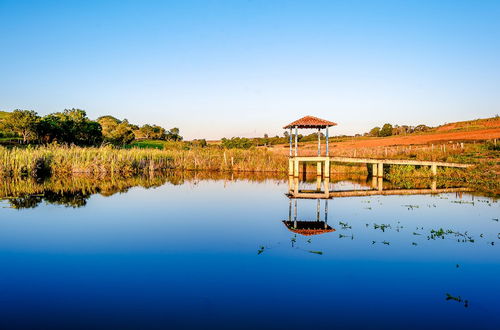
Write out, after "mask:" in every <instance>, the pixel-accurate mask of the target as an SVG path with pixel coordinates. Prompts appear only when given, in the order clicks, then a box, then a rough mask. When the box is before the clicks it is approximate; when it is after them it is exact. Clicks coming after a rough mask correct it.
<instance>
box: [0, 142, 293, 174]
mask: <svg viewBox="0 0 500 330" xmlns="http://www.w3.org/2000/svg"><path fill="white" fill-rule="evenodd" d="M287 167H288V162H287V158H286V156H280V155H275V154H272V153H270V152H268V151H267V150H264V149H250V150H237V149H232V150H224V149H220V148H193V149H190V150H171V149H168V150H159V149H150V148H148V149H141V148H131V149H116V148H113V147H111V146H105V147H99V148H81V147H62V146H56V145H53V146H45V147H28V148H17V147H14V148H10V149H9V148H5V147H0V177H26V176H31V177H40V176H44V175H48V174H52V175H68V174H75V173H87V174H106V175H114V174H120V175H136V174H141V173H150V172H157V171H164V170H169V169H179V170H209V171H234V172H238V171H244V172H285V171H286V170H287Z"/></svg>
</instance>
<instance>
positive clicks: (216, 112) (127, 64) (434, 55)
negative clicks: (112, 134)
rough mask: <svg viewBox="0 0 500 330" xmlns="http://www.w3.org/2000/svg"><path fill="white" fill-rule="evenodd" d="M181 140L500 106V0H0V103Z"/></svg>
mask: <svg viewBox="0 0 500 330" xmlns="http://www.w3.org/2000/svg"><path fill="white" fill-rule="evenodd" d="M73 107H75V108H81V109H84V110H86V111H87V113H88V115H89V117H91V118H97V117H98V116H101V115H104V114H110V115H113V116H116V117H118V118H127V119H128V120H129V121H131V122H133V123H137V124H144V123H156V124H159V125H162V126H164V127H166V128H171V127H174V126H177V127H179V128H180V129H181V134H183V135H184V136H185V137H186V138H188V139H191V138H203V137H205V138H210V139H216V138H221V137H224V136H225V137H231V136H249V137H250V136H256V135H262V134H264V133H268V134H273V135H274V134H277V133H279V134H281V133H282V132H283V130H282V129H281V127H282V126H283V125H285V124H287V123H289V122H291V121H293V120H295V119H297V118H299V117H301V116H304V115H315V116H318V117H322V118H325V119H329V120H332V121H335V122H337V123H339V126H337V127H336V128H334V129H333V130H332V131H333V134H353V133H358V132H359V133H360V132H364V131H367V130H369V129H370V128H371V127H373V126H376V125H382V124H384V123H385V122H390V123H393V124H410V125H414V124H420V123H425V124H430V125H437V124H441V123H444V122H451V121H458V120H467V119H474V118H479V117H489V116H494V115H496V114H498V113H500V1H487V0H481V1H475V0H471V1H458V0H453V1H442V0H440V1H434V0H432V1H423V0H417V1H347V0H346V1H332V0H330V1H312V0H307V1H306V0H304V1H273V0H263V1H257V0H247V1H237V0H231V1H222V0H217V1H215V0H214V1H210V0H199V1H188V0H182V1H181V0H179V1H139V0H137V1H22V0H14V1H7V0H0V109H1V110H13V109H16V108H21V109H33V110H36V111H37V112H38V113H39V114H42V115H45V114H47V113H50V112H55V111H61V110H63V109H64V108H73Z"/></svg>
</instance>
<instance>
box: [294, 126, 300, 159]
mask: <svg viewBox="0 0 500 330" xmlns="http://www.w3.org/2000/svg"><path fill="white" fill-rule="evenodd" d="M298 133H299V128H298V127H297V126H295V156H297V155H298V154H297V149H298V143H299V137H298Z"/></svg>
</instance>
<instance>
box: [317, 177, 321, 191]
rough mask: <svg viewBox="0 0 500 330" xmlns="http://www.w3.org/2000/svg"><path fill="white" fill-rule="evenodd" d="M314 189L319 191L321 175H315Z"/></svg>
mask: <svg viewBox="0 0 500 330" xmlns="http://www.w3.org/2000/svg"><path fill="white" fill-rule="evenodd" d="M316 191H321V177H320V176H317V177H316Z"/></svg>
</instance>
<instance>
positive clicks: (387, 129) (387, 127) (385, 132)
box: [379, 124, 392, 136]
mask: <svg viewBox="0 0 500 330" xmlns="http://www.w3.org/2000/svg"><path fill="white" fill-rule="evenodd" d="M391 135H392V125H391V124H384V126H382V129H381V130H380V132H379V136H391Z"/></svg>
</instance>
